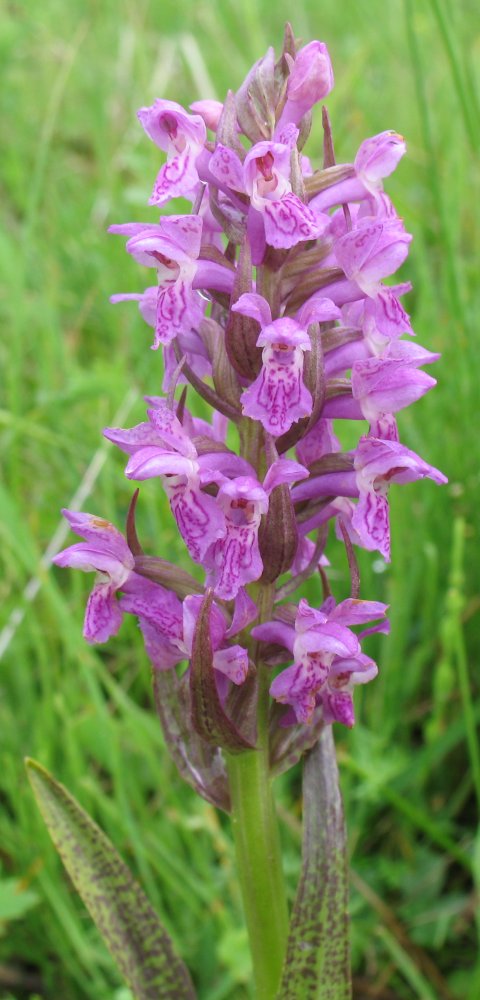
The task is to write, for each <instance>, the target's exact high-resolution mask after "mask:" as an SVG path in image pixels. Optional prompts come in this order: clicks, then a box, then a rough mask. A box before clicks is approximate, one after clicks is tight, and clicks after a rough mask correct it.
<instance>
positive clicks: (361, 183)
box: [310, 131, 406, 214]
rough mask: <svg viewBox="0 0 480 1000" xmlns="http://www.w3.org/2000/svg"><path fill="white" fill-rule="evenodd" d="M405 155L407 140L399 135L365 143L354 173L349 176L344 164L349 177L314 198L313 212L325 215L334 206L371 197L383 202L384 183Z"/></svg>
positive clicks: (385, 135)
mask: <svg viewBox="0 0 480 1000" xmlns="http://www.w3.org/2000/svg"><path fill="white" fill-rule="evenodd" d="M405 152H406V145H405V140H404V139H403V136H401V135H398V134H397V133H396V132H391V131H387V132H380V134H379V135H374V136H372V137H371V138H370V139H365V140H364V142H362V144H361V146H360V148H359V150H358V153H357V155H356V157H355V160H354V163H353V165H352V166H351V171H350V172H348V165H347V164H345V167H346V172H347V176H346V177H344V178H343V179H342V180H339V181H337V183H335V184H332V185H331V186H330V187H327V188H325V190H324V191H321V192H320V194H318V195H315V197H314V198H312V200H311V202H310V206H311V208H313V209H315V211H318V212H326V211H327V209H329V208H332V206H333V205H341V204H345V203H347V202H358V201H363V199H364V198H368V196H369V195H371V196H372V197H373V198H374V199H375V200H376V201H381V199H382V197H383V184H382V180H383V178H384V177H388V176H389V175H390V174H391V173H393V171H394V170H395V168H396V166H397V164H398V163H399V162H400V160H401V158H402V156H403V155H404V154H405ZM390 204H391V203H390ZM368 214H370V212H369V213H368Z"/></svg>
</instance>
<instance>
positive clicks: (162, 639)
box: [53, 510, 184, 670]
mask: <svg viewBox="0 0 480 1000" xmlns="http://www.w3.org/2000/svg"><path fill="white" fill-rule="evenodd" d="M62 513H63V514H64V515H65V517H66V518H67V521H68V522H69V524H70V526H71V528H72V530H73V531H74V532H75V533H76V534H77V535H80V536H81V537H82V538H85V540H86V542H80V543H77V544H76V545H71V546H70V547H69V548H67V549H64V550H63V552H59V553H58V555H56V556H54V558H53V562H54V563H56V564H57V566H71V567H74V568H76V569H81V570H84V572H96V573H97V576H96V580H95V584H94V587H93V590H92V592H91V594H90V597H89V598H88V602H87V608H86V611H85V622H84V629H83V634H84V637H85V639H86V640H87V642H90V643H97V642H107V640H108V639H110V638H111V636H112V635H116V633H117V632H118V630H119V628H120V625H121V623H122V617H123V613H129V614H134V615H137V616H138V619H139V624H140V628H141V631H142V634H143V638H144V642H145V649H146V652H147V655H148V657H149V658H150V660H151V662H152V664H153V666H154V667H156V668H157V669H159V670H166V669H169V668H170V667H173V666H175V664H176V663H179V662H180V660H182V659H184V652H183V648H182V646H181V641H182V605H181V603H180V601H179V600H178V597H176V595H175V594H173V593H172V592H171V591H169V590H167V589H166V588H165V587H162V586H160V584H158V583H153V582H152V581H151V580H147V579H145V577H142V576H139V574H138V573H135V572H134V565H135V560H134V557H133V555H132V553H131V552H130V549H129V548H128V545H127V543H126V541H125V539H124V537H123V535H121V534H120V532H119V531H117V529H116V528H115V527H114V525H113V524H110V522H109V521H105V520H104V519H103V518H100V517H96V516H95V515H94V514H80V513H75V512H74V511H70V510H64V511H63V512H62ZM118 591H121V592H122V593H121V595H120V597H119V599H118V600H117V598H116V594H117V592H118Z"/></svg>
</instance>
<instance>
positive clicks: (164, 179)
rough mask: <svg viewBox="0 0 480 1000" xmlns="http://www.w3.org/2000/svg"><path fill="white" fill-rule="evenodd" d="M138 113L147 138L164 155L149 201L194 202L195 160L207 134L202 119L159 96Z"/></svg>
mask: <svg viewBox="0 0 480 1000" xmlns="http://www.w3.org/2000/svg"><path fill="white" fill-rule="evenodd" d="M137 114H138V118H139V119H140V122H141V124H142V125H143V127H144V129H145V132H146V133H147V135H148V137H149V138H150V139H151V140H152V142H154V143H155V145H156V146H159V147H160V149H163V150H164V151H165V152H166V154H167V162H166V163H165V165H164V166H163V167H162V169H161V170H160V173H159V174H158V177H157V179H156V181H155V185H154V188H153V192H152V196H151V198H150V200H149V204H150V205H165V204H166V203H167V202H168V201H170V200H171V198H179V197H182V198H189V199H190V200H191V201H193V199H194V197H195V191H196V188H197V185H198V182H199V177H198V172H197V169H196V161H197V159H198V156H199V155H200V153H201V152H202V150H203V148H204V146H205V140H206V137H207V132H206V128H205V123H204V121H203V118H201V117H200V115H189V114H188V112H187V111H185V110H184V108H182V107H181V105H180V104H176V102H175V101H163V100H160V99H158V98H157V100H156V101H154V103H153V104H152V105H151V106H150V107H148V108H140V111H138V112H137Z"/></svg>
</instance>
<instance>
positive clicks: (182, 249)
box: [109, 215, 205, 350]
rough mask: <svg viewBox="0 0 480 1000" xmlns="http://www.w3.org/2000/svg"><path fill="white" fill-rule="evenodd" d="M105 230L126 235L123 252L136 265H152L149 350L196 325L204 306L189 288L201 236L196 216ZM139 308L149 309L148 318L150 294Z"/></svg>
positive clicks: (200, 228)
mask: <svg viewBox="0 0 480 1000" xmlns="http://www.w3.org/2000/svg"><path fill="white" fill-rule="evenodd" d="M109 232H111V233H123V234H125V235H127V236H129V237H130V238H129V239H128V240H127V245H126V249H127V252H128V253H131V254H132V256H133V257H134V258H135V259H136V260H137V261H138V262H139V264H144V265H145V266H146V267H155V268H156V271H157V275H158V292H157V302H156V310H155V339H154V342H153V345H152V347H153V349H154V350H156V349H157V348H158V347H160V344H170V343H171V341H172V340H173V339H174V338H175V337H177V336H178V335H179V334H182V333H188V331H189V330H190V329H191V327H192V326H193V327H195V326H198V324H199V323H200V322H201V320H202V317H203V312H204V307H205V303H204V302H202V299H201V298H200V296H199V294H198V292H196V291H194V290H193V280H194V277H195V275H196V273H197V267H198V265H197V260H198V255H199V253H200V241H201V238H202V220H201V219H200V218H199V216H198V215H191V216H188V215H187V216H183V215H179V216H171V217H170V218H167V219H162V220H161V222H160V224H159V225H144V224H143V223H126V224H125V225H120V226H110V229H109ZM127 297H128V298H131V295H128V296H127V295H115V296H114V298H113V301H114V302H120V301H122V300H123V299H125V298H127ZM143 308H144V310H145V308H147V309H149V311H148V316H149V319H150V318H151V311H150V310H151V297H150V296H149V298H148V300H147V303H145V301H144V302H143ZM147 322H148V320H147Z"/></svg>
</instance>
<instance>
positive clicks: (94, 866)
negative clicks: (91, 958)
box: [26, 758, 195, 1000]
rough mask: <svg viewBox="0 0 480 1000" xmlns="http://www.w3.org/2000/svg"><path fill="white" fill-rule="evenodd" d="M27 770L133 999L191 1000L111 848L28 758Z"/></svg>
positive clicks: (184, 974) (180, 970) (179, 965)
mask: <svg viewBox="0 0 480 1000" xmlns="http://www.w3.org/2000/svg"><path fill="white" fill-rule="evenodd" d="M26 767H27V773H28V777H29V780H30V784H31V786H32V789H33V792H34V795H35V798H36V800H37V803H38V806H39V808H40V811H41V813H42V816H43V818H44V820H45V823H46V826H47V828H48V831H49V833H50V836H51V838H52V840H53V843H54V844H55V847H56V848H57V851H58V853H59V854H60V857H61V858H62V861H63V863H64V865H65V867H66V869H67V871H68V874H69V875H70V878H71V879H72V882H73V884H74V886H75V888H76V889H77V892H78V893H79V895H80V896H81V897H82V899H83V902H84V903H85V905H86V907H87V909H88V910H89V912H90V915H91V917H92V918H93V920H94V922H95V923H96V925H97V927H98V928H99V930H100V932H101V934H102V936H103V938H104V940H105V942H106V944H107V946H108V948H109V950H110V951H111V953H112V955H113V957H114V958H115V960H116V962H117V963H118V967H119V969H120V971H121V972H122V974H123V975H124V977H125V979H126V981H127V983H128V984H129V986H131V988H132V990H133V991H134V993H135V997H136V998H137V1000H161V998H162V997H163V998H165V1000H192V998H194V997H195V992H194V990H193V987H192V984H191V981H190V977H189V974H188V971H187V969H186V966H185V965H184V964H183V962H182V961H181V960H180V959H179V958H178V957H177V956H176V955H175V953H174V951H173V946H172V942H171V940H170V938H169V936H168V934H167V933H166V931H165V930H164V929H163V927H162V925H161V924H160V921H159V920H158V917H157V915H156V914H155V912H154V910H153V909H152V907H151V905H150V903H149V901H148V899H147V897H146V896H145V894H144V892H143V890H142V889H141V888H140V886H139V885H138V883H137V882H135V880H134V879H133V877H132V875H131V874H130V871H129V870H128V868H127V867H126V865H125V864H124V862H123V861H122V859H121V858H120V856H119V855H118V854H117V852H116V850H115V848H114V847H113V845H112V844H111V843H110V841H109V840H108V838H107V837H106V836H105V834H104V833H103V832H102V831H101V830H100V829H99V827H98V826H97V825H96V823H94V822H93V820H92V819H90V817H89V816H88V815H87V813H86V812H85V811H84V810H83V809H82V808H81V806H79V805H78V803H77V802H76V801H75V799H74V798H73V796H71V795H70V793H69V792H67V790H66V788H65V787H64V786H63V785H61V784H60V783H59V782H57V781H55V779H54V778H53V777H52V775H51V774H49V772H48V771H46V770H45V768H43V767H42V766H41V764H38V763H37V762H36V761H34V760H31V759H29V758H27V760H26Z"/></svg>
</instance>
